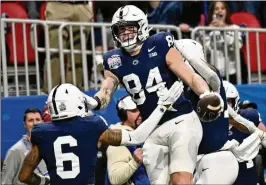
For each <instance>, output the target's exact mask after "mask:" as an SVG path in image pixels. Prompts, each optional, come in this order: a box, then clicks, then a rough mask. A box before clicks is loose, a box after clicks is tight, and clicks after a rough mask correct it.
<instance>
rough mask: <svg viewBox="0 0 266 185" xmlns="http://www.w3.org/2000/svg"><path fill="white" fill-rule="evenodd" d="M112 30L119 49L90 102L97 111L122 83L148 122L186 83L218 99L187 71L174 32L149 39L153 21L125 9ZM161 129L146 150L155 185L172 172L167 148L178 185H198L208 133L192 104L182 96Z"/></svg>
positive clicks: (111, 56)
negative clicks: (162, 100)
mask: <svg viewBox="0 0 266 185" xmlns="http://www.w3.org/2000/svg"><path fill="white" fill-rule="evenodd" d="M111 30H112V34H113V38H114V41H115V43H116V46H117V47H118V48H117V49H113V50H110V51H108V52H107V53H105V54H104V69H105V70H104V74H105V79H104V81H103V83H102V85H101V89H100V91H99V92H98V93H96V94H95V96H94V99H95V100H94V101H88V104H89V106H90V107H92V108H93V109H104V108H105V107H106V106H107V105H108V104H109V102H110V99H111V97H112V95H113V92H114V91H115V89H116V88H117V85H118V84H119V83H122V84H123V85H124V87H125V88H126V90H127V92H128V94H129V95H130V96H131V97H132V98H133V100H134V101H135V102H136V104H137V106H138V109H139V110H140V114H141V117H142V118H143V120H146V119H147V118H148V117H149V116H150V114H151V112H152V110H153V109H154V108H155V107H156V102H157V100H158V94H160V93H163V92H159V91H158V88H159V87H162V86H163V87H164V88H165V89H167V88H170V87H171V85H172V84H173V83H174V82H175V81H179V80H182V81H183V82H184V83H186V84H187V85H188V86H189V87H190V88H191V89H192V90H193V91H194V92H195V93H196V94H197V95H198V96H200V95H201V97H202V98H203V97H204V96H206V95H208V94H213V93H212V92H210V89H209V87H208V84H207V83H206V82H205V81H204V80H203V79H202V78H201V77H200V76H199V75H197V74H196V73H194V72H192V71H191V70H190V69H189V67H188V66H187V65H185V63H184V61H183V58H182V56H181V54H180V52H179V51H177V50H176V49H175V48H174V38H173V36H172V35H171V34H170V33H169V32H159V33H157V34H155V35H152V36H149V31H150V29H149V27H148V21H147V16H146V15H145V14H144V13H143V11H141V10H140V9H139V8H137V7H135V6H133V5H127V6H124V7H121V8H119V9H118V10H117V11H116V12H115V14H114V15H113V19H112V26H111ZM193 60H197V58H193ZM214 96H217V97H218V98H220V96H219V95H218V94H215V95H214ZM220 101H222V100H220ZM218 106H219V107H220V105H218ZM211 118H212V117H210V119H211ZM159 124H160V126H159V127H158V128H157V129H156V130H155V131H154V132H153V133H152V134H151V135H150V136H149V138H148V139H147V141H146V142H145V144H144V147H143V150H144V153H145V155H144V164H145V167H146V170H147V173H148V176H149V179H150V182H151V184H167V182H166V181H167V179H166V177H167V176H168V172H167V173H166V174H163V175H161V174H162V173H163V171H164V169H165V166H164V165H166V164H163V163H162V160H163V159H162V158H163V157H164V155H163V154H159V153H160V152H161V146H166V147H168V148H169V155H170V156H169V159H170V161H169V164H170V166H169V174H171V182H172V184H192V181H193V178H192V173H193V171H194V168H195V162H196V157H197V152H198V146H199V143H200V141H201V138H202V127H201V124H200V121H199V118H198V116H197V114H196V113H195V112H194V110H193V107H192V105H191V103H190V101H189V100H188V99H186V98H185V97H184V96H183V95H181V96H180V98H179V99H178V100H177V101H176V103H174V104H173V106H172V110H169V111H167V112H166V113H165V115H164V116H163V118H162V119H161V121H160V123H159ZM167 168H168V164H167Z"/></svg>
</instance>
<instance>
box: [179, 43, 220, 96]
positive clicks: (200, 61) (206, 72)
mask: <svg viewBox="0 0 266 185" xmlns="http://www.w3.org/2000/svg"><path fill="white" fill-rule="evenodd" d="M175 46H176V48H177V49H178V50H179V52H180V53H181V55H182V56H183V57H184V58H185V59H186V60H187V61H188V63H189V64H190V65H191V66H192V67H193V68H194V69H195V70H196V71H197V72H198V73H199V74H200V75H201V76H202V77H203V78H204V79H205V80H206V81H207V83H208V84H209V85H210V86H211V88H212V90H213V91H215V92H220V86H221V81H220V78H219V76H218V75H217V73H216V72H215V71H214V70H213V69H211V68H210V67H209V65H208V64H207V62H206V60H205V57H204V53H203V48H202V45H201V44H200V43H198V42H196V41H194V40H191V39H181V40H176V41H175ZM191 51H193V52H191Z"/></svg>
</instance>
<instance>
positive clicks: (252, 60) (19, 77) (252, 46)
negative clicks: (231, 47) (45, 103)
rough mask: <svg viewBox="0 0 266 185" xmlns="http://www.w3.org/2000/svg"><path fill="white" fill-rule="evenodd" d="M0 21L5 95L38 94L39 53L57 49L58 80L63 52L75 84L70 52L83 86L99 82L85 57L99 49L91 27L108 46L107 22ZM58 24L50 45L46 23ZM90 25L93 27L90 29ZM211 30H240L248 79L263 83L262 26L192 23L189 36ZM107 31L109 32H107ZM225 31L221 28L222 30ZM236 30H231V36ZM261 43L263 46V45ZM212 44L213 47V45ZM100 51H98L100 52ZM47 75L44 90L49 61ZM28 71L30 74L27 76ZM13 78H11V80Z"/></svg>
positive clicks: (92, 86)
mask: <svg viewBox="0 0 266 185" xmlns="http://www.w3.org/2000/svg"><path fill="white" fill-rule="evenodd" d="M17 24H22V26H20V27H17V26H16V25H17ZM28 24H30V25H31V29H30V30H29V29H27V28H28V26H27V25H28ZM1 25H8V28H9V33H7V34H11V36H10V35H9V37H10V38H11V40H12V42H10V43H7V41H6V34H5V31H6V30H5V29H6V28H5V27H4V26H1V46H2V47H1V48H2V50H1V53H2V65H1V66H2V67H1V80H0V83H1V82H3V83H1V84H2V85H1V84H0V86H1V87H2V88H1V96H4V97H8V96H21V95H36V94H37V95H39V94H42V90H41V85H42V82H41V77H40V75H41V74H40V66H39V60H40V59H39V54H40V53H43V54H44V55H45V58H46V61H50V57H51V54H53V53H58V54H59V59H60V69H58V73H60V76H61V82H62V83H64V82H65V55H66V54H69V55H70V58H71V61H69V62H71V65H72V71H73V77H72V78H73V83H74V84H75V85H76V79H75V76H76V75H75V65H74V54H81V56H82V57H81V58H82V66H83V67H82V68H83V83H84V90H85V91H87V90H91V89H95V90H97V89H98V88H99V86H98V85H97V82H98V78H99V77H98V75H97V72H96V71H97V65H96V61H95V57H92V61H88V58H87V56H88V55H92V56H95V55H96V53H97V54H98V53H99V52H98V51H96V50H95V46H96V44H95V39H94V38H95V30H94V29H95V28H100V29H101V33H102V43H103V45H102V46H103V53H104V52H106V51H107V50H108V49H110V47H109V46H110V44H108V43H110V40H112V38H111V37H110V32H109V30H110V29H109V28H110V26H111V24H110V23H81V22H62V21H41V20H30V19H9V18H3V19H1ZM55 25H56V26H58V33H59V37H58V43H59V47H58V48H50V47H49V46H50V43H49V27H50V26H55ZM73 26H79V27H80V28H81V29H80V30H81V31H80V36H81V49H80V50H77V49H74V47H73V34H71V33H72V28H73ZM150 26H151V27H153V31H155V32H159V31H171V32H174V34H175V35H176V36H177V39H181V38H182V33H181V31H180V29H179V28H178V27H176V26H172V25H150ZM88 27H89V28H91V29H90V30H91V36H90V38H89V39H90V41H91V48H92V49H87V42H86V39H85V34H84V32H83V31H82V30H84V29H86V28H88ZM40 28H41V29H43V32H44V37H45V46H44V47H41V46H39V45H38V42H39V41H38V34H39V32H38V30H39V29H40ZM65 28H68V30H70V35H69V38H70V43H71V44H70V48H69V49H65V48H63V30H64V29H65ZM92 28H93V29H92ZM16 29H22V30H21V31H20V32H16ZM213 30H220V31H234V32H235V33H237V32H241V33H243V36H244V37H243V38H244V40H245V44H244V46H243V47H242V51H243V53H244V56H245V61H246V64H247V69H248V83H249V84H251V83H260V84H261V83H263V80H264V79H265V78H263V72H265V71H266V52H265V50H266V39H265V32H266V29H254V28H237V29H235V28H234V29H232V28H211V27H196V28H194V29H193V30H192V33H191V37H192V39H196V40H198V37H197V36H198V34H199V32H203V34H207V32H208V31H213ZM27 32H31V34H30V35H31V37H30V38H26V37H27V36H28V35H29V34H27ZM16 33H20V35H16ZM108 33H109V34H108ZM222 33H223V34H225V32H222ZM236 36H237V34H235V37H236ZM16 37H23V45H24V47H23V51H17V48H16V45H17V44H18V43H16ZM28 42H31V46H32V48H33V49H32V50H31V48H29V46H28ZM213 42H214V46H215V45H216V38H215V37H214V38H213ZM226 42H227V41H226V40H225V44H224V51H225V57H226V59H227V58H228V55H227V51H228V48H227V44H226ZM6 44H9V45H8V48H9V49H10V48H12V49H13V53H12V54H13V55H14V56H12V57H13V58H12V59H13V61H12V62H10V60H9V58H10V57H9V58H8V56H7V54H6V53H7V52H6V51H7V47H6ZM264 45H265V46H264ZM215 48H216V47H214V49H215ZM239 49H240V48H239V46H238V44H237V43H235V59H236V66H237V68H236V69H237V83H238V84H241V67H240V66H241V64H240V52H239ZM29 51H30V52H34V55H35V61H34V62H32V61H29V54H31V53H30V52H29ZM204 51H205V52H204V53H205V55H206V53H207V52H206V48H205V47H204ZM18 53H19V54H22V55H23V56H22V57H21V56H20V57H18V56H17V55H18ZM100 53H101V52H100ZM21 58H22V59H23V58H24V60H23V63H21V61H18V59H21ZM88 62H93V68H92V70H93V76H94V84H90V82H89V80H88V67H87V65H88ZM21 64H22V65H21ZM225 66H226V69H227V70H226V71H228V67H229V65H228V61H227V60H226V63H225ZM47 74H48V75H47V76H48V91H50V90H51V89H52V83H51V81H52V75H53V74H51V65H50V63H49V62H47ZM30 75H31V78H29V76H30ZM32 77H34V78H36V80H34V81H36V82H35V84H33V83H32V82H30V80H32ZM228 77H229V74H228V73H226V78H227V79H228ZM12 80H13V82H12Z"/></svg>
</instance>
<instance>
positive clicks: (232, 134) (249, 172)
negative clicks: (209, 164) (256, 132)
mask: <svg viewBox="0 0 266 185" xmlns="http://www.w3.org/2000/svg"><path fill="white" fill-rule="evenodd" d="M246 119H247V118H246ZM228 135H229V140H232V139H235V140H237V141H238V142H239V143H242V142H243V140H244V139H246V138H247V137H248V136H249V135H250V134H249V133H244V132H241V131H240V130H238V129H237V128H235V127H232V128H231V129H230V130H229V133H228ZM257 182H258V178H257V173H256V168H255V161H254V160H251V161H245V162H241V163H239V170H238V176H237V179H236V181H235V182H234V185H256V184H257Z"/></svg>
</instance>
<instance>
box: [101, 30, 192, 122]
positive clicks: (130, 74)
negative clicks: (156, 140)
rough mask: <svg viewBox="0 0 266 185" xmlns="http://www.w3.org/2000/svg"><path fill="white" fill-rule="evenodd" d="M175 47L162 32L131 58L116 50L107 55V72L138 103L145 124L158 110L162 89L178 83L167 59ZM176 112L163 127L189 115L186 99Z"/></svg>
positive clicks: (120, 49)
mask: <svg viewBox="0 0 266 185" xmlns="http://www.w3.org/2000/svg"><path fill="white" fill-rule="evenodd" d="M173 46H174V38H173V36H172V35H171V34H170V33H168V32H160V33H157V34H155V35H153V36H150V37H149V38H148V39H146V40H145V41H144V43H143V45H142V48H141V51H140V53H139V54H138V55H136V56H130V55H129V54H128V53H127V52H126V51H125V50H124V49H122V48H119V49H113V50H110V51H108V52H107V53H105V54H104V68H105V70H109V71H111V72H112V73H113V74H115V75H116V76H117V77H118V78H119V80H120V82H121V83H122V84H123V85H124V87H125V88H126V90H127V92H128V93H129V94H130V96H131V97H132V98H133V100H134V101H135V102H136V104H137V106H138V109H139V110H140V113H141V116H142V118H143V120H146V119H147V118H148V117H149V116H150V114H151V113H152V112H153V110H154V109H155V108H156V106H157V102H158V95H157V90H158V88H159V86H161V85H162V84H165V87H167V88H168V89H169V88H170V87H171V86H172V84H173V83H174V82H175V81H177V80H179V79H178V78H177V77H176V75H175V74H174V73H173V72H172V71H170V70H169V68H168V66H167V64H166V60H165V58H166V55H167V53H168V51H169V49H170V48H171V47H173ZM173 108H175V109H176V110H177V111H176V112H173V111H167V112H166V113H165V114H164V116H163V118H162V119H161V121H160V123H159V124H161V123H163V122H165V121H167V120H170V119H172V118H174V117H177V116H179V115H183V114H187V113H190V112H191V111H192V110H193V109H192V105H191V103H190V101H188V100H187V99H186V98H185V97H184V96H183V95H182V96H180V98H179V99H178V100H177V101H176V103H175V104H174V105H173Z"/></svg>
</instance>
